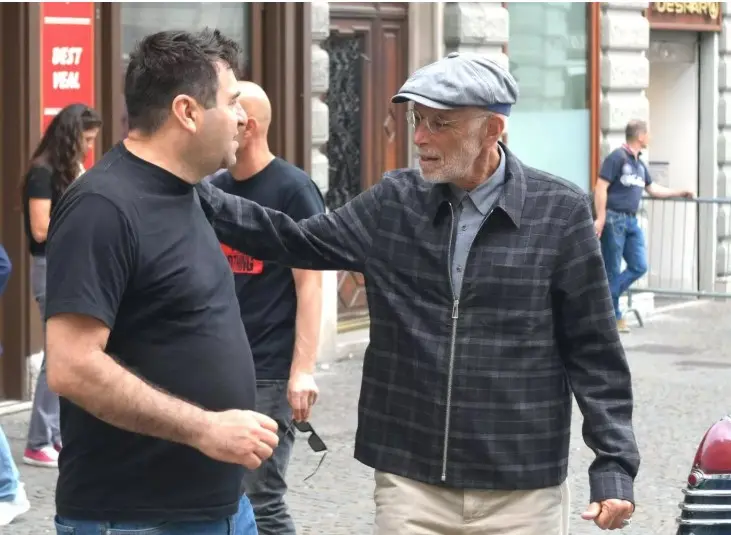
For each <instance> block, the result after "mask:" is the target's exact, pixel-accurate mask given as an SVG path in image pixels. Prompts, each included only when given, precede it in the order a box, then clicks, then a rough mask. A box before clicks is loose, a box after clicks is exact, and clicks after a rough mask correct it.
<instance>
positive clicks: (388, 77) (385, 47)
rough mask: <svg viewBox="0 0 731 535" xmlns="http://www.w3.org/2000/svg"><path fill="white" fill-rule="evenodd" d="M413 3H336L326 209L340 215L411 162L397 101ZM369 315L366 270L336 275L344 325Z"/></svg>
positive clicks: (332, 10) (404, 70)
mask: <svg viewBox="0 0 731 535" xmlns="http://www.w3.org/2000/svg"><path fill="white" fill-rule="evenodd" d="M407 9H408V4H406V3H404V4H395V3H394V4H392V3H385V2H384V3H380V2H379V3H368V4H363V3H360V4H354V3H353V4H351V3H331V4H330V37H329V38H328V39H327V40H326V41H325V43H324V44H323V47H324V48H325V49H326V50H327V51H328V53H329V54H330V86H329V89H328V93H327V95H326V102H327V105H328V108H329V114H330V136H329V140H328V143H327V156H328V159H329V165H330V179H329V189H328V192H327V194H326V196H325V200H326V202H327V206H328V208H329V209H331V210H334V209H336V208H338V207H340V206H342V205H343V204H345V203H346V202H348V201H349V200H350V199H352V198H353V197H355V196H356V195H358V194H359V193H361V192H362V191H364V190H365V189H367V188H369V187H371V186H372V185H373V184H375V183H376V182H378V181H379V180H380V179H381V176H382V175H383V173H384V172H385V171H387V170H390V169H396V168H398V167H404V166H406V165H408V161H407V160H408V150H407V148H408V139H407V132H408V129H407V127H406V120H405V114H404V110H403V109H401V108H403V106H395V105H393V104H391V101H390V100H391V97H392V96H393V95H394V94H395V93H396V91H397V90H398V88H399V87H401V84H403V82H404V81H405V80H406V77H407V76H408V55H407V54H408V50H407V49H408V19H407ZM367 317H368V307H367V303H366V295H365V289H364V283H363V276H362V275H361V274H360V273H351V272H340V273H339V274H338V318H339V320H340V322H341V326H342V325H344V324H346V323H350V324H353V323H355V324H359V323H361V322H362V321H363V320H365V319H367Z"/></svg>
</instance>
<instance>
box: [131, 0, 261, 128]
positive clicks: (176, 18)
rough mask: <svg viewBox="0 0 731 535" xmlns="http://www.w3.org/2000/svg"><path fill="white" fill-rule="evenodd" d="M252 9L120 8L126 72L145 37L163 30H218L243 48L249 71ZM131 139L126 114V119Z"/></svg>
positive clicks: (191, 5) (198, 5) (240, 5)
mask: <svg viewBox="0 0 731 535" xmlns="http://www.w3.org/2000/svg"><path fill="white" fill-rule="evenodd" d="M249 17H250V13H249V5H248V4H246V3H244V2H236V3H227V2H170V3H157V2H151V3H140V2H123V3H121V4H120V18H121V27H122V68H123V69H124V70H126V69H127V62H128V61H129V53H130V52H131V51H132V49H133V48H134V46H135V45H136V44H137V42H139V41H140V40H141V39H142V38H144V37H145V36H147V35H149V34H151V33H155V32H159V31H162V30H190V31H197V30H202V29H204V28H206V27H208V28H217V29H219V30H221V32H222V33H223V34H224V35H226V36H227V37H229V38H231V39H233V40H235V41H237V42H238V43H239V46H240V47H241V57H240V58H239V66H240V67H242V68H243V69H244V71H246V68H247V67H248V63H249V60H250V58H251V54H250V51H251V43H250V42H249V38H250V30H249ZM122 121H123V128H122V130H123V133H124V135H125V136H126V135H127V124H126V123H127V119H126V113H125V114H124V117H123V118H122Z"/></svg>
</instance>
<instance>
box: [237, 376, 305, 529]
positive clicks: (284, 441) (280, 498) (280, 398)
mask: <svg viewBox="0 0 731 535" xmlns="http://www.w3.org/2000/svg"><path fill="white" fill-rule="evenodd" d="M287 383H288V381H286V380H282V381H277V380H263V379H262V380H259V381H257V382H256V410H257V412H260V413H262V414H266V415H267V416H269V417H270V418H272V419H273V420H275V421H276V422H277V424H279V433H278V435H279V445H278V446H277V447H276V448H275V449H274V454H273V455H272V456H271V457H270V458H269V459H267V460H266V461H264V462H263V463H262V465H261V466H260V467H259V468H257V469H256V470H249V471H247V472H246V474H245V475H244V490H245V491H246V495H247V496H248V497H249V498H250V499H251V504H252V505H253V507H254V516H255V517H256V525H257V528H258V529H259V534H260V535H295V534H296V533H297V531H296V530H295V527H294V521H293V520H292V516H291V515H290V514H289V510H288V508H287V504H286V503H285V502H284V494H285V493H286V492H287V482H286V481H285V476H286V474H287V466H288V465H289V458H290V455H291V454H292V446H294V433H295V430H294V429H293V428H292V426H291V424H292V409H291V408H290V406H289V402H288V401H287ZM287 430H289V431H287Z"/></svg>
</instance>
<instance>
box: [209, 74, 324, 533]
mask: <svg viewBox="0 0 731 535" xmlns="http://www.w3.org/2000/svg"><path fill="white" fill-rule="evenodd" d="M239 90H240V91H241V96H240V102H241V105H242V106H243V108H244V110H246V113H247V115H248V121H247V122H246V124H245V126H243V127H242V128H241V129H240V130H239V137H238V142H239V149H238V152H237V153H236V165H235V166H233V167H232V168H230V169H227V170H223V171H219V172H218V173H217V174H216V175H215V176H214V177H213V178H211V181H212V183H213V184H215V185H216V186H218V187H219V188H221V189H222V190H224V191H226V192H228V193H232V194H234V195H238V196H241V197H245V198H247V199H250V200H253V201H255V202H257V203H259V204H260V205H262V206H266V207H269V208H273V209H275V210H278V211H281V212H285V213H286V214H288V215H289V216H290V217H292V218H293V219H296V220H300V219H307V218H308V217H311V216H313V215H315V214H319V213H321V212H324V211H325V205H324V201H323V198H322V195H321V193H320V191H319V189H318V188H317V186H316V185H315V184H314V182H313V181H312V180H311V179H310V177H309V176H307V174H306V173H305V172H304V171H302V170H301V169H298V168H297V167H295V166H293V165H291V164H289V163H287V162H285V161H284V160H282V159H281V158H277V157H276V156H274V155H273V154H272V152H271V151H270V150H269V145H268V143H267V132H268V130H269V125H270V124H271V119H272V108H271V104H270V102H269V98H268V97H267V95H266V93H265V92H264V90H263V89H262V88H261V87H259V86H258V85H256V84H254V83H252V82H240V83H239ZM222 248H223V250H224V252H225V253H226V256H227V257H228V261H229V264H230V265H231V269H232V271H233V273H234V279H235V283H236V293H237V296H238V299H239V305H240V308H241V319H242V320H243V322H244V326H245V327H246V332H247V334H248V336H249V341H250V343H251V350H252V353H253V355H254V364H255V367H256V379H257V392H256V410H257V411H259V412H262V413H264V414H266V415H268V416H270V417H271V418H273V419H274V420H276V421H277V423H278V424H279V430H280V432H279V446H278V447H277V448H276V450H275V451H274V455H273V456H272V457H271V458H270V459H269V460H267V461H266V462H265V463H264V464H262V466H261V467H260V468H259V469H257V470H256V471H253V472H248V473H247V475H246V476H245V477H244V489H245V492H246V494H247V496H248V497H249V499H250V500H251V503H252V505H253V506H254V514H255V517H256V523H257V527H258V529H259V534H260V535H274V534H276V535H290V534H291V535H294V534H295V528H294V522H293V521H292V518H291V516H290V514H289V512H288V509H287V506H286V504H285V503H284V494H285V492H286V490H287V485H286V482H285V474H286V469H287V465H288V463H289V458H290V454H291V451H292V446H293V444H294V426H293V419H294V420H295V421H297V422H305V421H307V420H308V419H309V417H310V411H311V410H312V406H313V405H314V403H315V401H316V400H317V395H318V390H317V386H316V384H315V379H314V377H313V372H314V370H315V361H316V357H317V346H318V341H319V333H320V316H321V309H322V298H321V288H322V275H321V273H319V272H317V271H306V270H301V269H290V268H286V267H283V266H281V265H279V264H274V263H271V262H262V261H261V260H258V259H256V258H252V257H251V256H249V255H247V254H246V252H245V251H236V250H233V249H231V248H229V247H226V246H223V245H222ZM298 427H302V426H301V425H300V426H298ZM303 430H304V429H303ZM323 447H324V446H323Z"/></svg>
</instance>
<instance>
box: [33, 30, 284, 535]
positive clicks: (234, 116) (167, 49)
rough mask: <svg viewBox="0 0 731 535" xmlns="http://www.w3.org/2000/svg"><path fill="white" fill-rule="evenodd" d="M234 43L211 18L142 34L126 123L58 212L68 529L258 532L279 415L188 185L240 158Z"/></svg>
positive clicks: (55, 259)
mask: <svg viewBox="0 0 731 535" xmlns="http://www.w3.org/2000/svg"><path fill="white" fill-rule="evenodd" d="M236 56H237V46H236V44H235V43H234V42H232V41H230V40H229V39H226V38H225V37H223V36H222V35H221V34H220V33H219V32H217V31H208V30H206V31H203V32H199V33H195V34H191V33H186V32H178V31H175V32H173V31H170V32H160V33H157V34H154V35H151V36H149V37H147V38H145V39H144V40H142V41H141V42H140V43H139V45H138V47H137V49H136V50H135V51H134V52H133V53H132V54H131V56H130V63H129V66H128V69H127V74H126V79H125V99H126V103H127V110H128V113H129V127H130V131H129V135H128V137H127V139H125V140H124V142H122V143H119V144H118V145H117V146H116V147H114V148H113V149H112V150H111V151H110V152H108V153H107V154H106V155H105V156H104V157H103V158H102V159H101V160H100V161H99V162H98V163H97V164H96V165H95V166H94V167H93V168H92V169H90V170H89V171H88V172H87V173H86V174H85V175H84V176H83V177H81V178H80V179H79V180H77V181H76V182H75V183H74V184H73V185H72V186H70V187H69V189H68V190H67V191H66V194H65V195H64V197H63V198H62V199H61V200H60V201H59V203H58V205H57V207H56V210H55V212H54V217H53V220H52V222H51V228H50V232H49V236H48V241H47V251H46V252H47V260H48V272H47V290H46V292H47V294H46V319H47V339H46V341H47V352H48V353H47V369H48V383H49V386H50V387H51V389H53V390H54V391H56V392H57V393H58V394H59V395H60V396H61V432H62V435H63V441H64V447H63V449H62V450H61V456H60V459H59V478H58V486H57V489H56V508H57V514H58V516H57V517H56V524H57V531H58V533H59V534H62V533H64V534H66V533H72V532H76V533H91V532H94V533H112V532H115V533H116V531H115V530H119V532H120V533H122V532H124V533H132V532H135V533H136V532H138V531H139V532H140V533H141V532H143V531H144V532H145V533H147V532H148V531H149V533H153V532H154V533H155V534H156V535H173V534H175V535H178V534H188V533H191V534H193V533H195V534H203V533H205V534H207V535H219V534H220V535H223V534H227V535H228V534H230V533H235V534H236V535H253V534H255V533H256V525H255V523H254V519H253V512H252V509H251V505H250V504H249V502H248V499H247V498H246V497H245V496H242V494H241V479H242V477H243V475H244V472H245V468H248V469H255V468H257V467H258V466H259V465H260V464H261V462H262V461H263V460H265V459H267V458H268V457H270V456H271V454H272V451H273V448H274V447H275V446H276V444H277V442H278V438H277V434H276V431H277V424H276V422H275V421H274V420H272V419H271V418H269V417H267V416H264V415H262V414H259V413H256V412H253V409H254V408H255V375H254V366H253V361H252V356H251V351H250V349H249V342H248V339H247V337H246V331H245V329H244V326H243V324H242V322H241V318H240V316H239V307H238V305H237V303H236V296H235V288H234V280H233V276H232V275H231V270H230V269H229V266H228V263H227V262H226V259H225V257H224V255H223V254H221V249H220V246H219V244H218V241H217V240H216V237H215V234H214V232H213V229H212V228H211V227H210V225H209V224H208V221H207V220H206V218H205V216H204V214H203V211H202V209H201V206H200V202H199V199H198V197H197V195H196V193H195V191H194V187H193V186H194V185H195V184H196V183H198V182H199V181H200V180H202V178H203V177H204V176H206V175H207V174H209V173H211V172H212V171H214V170H215V169H216V168H217V167H218V165H219V164H220V162H221V161H222V160H223V161H227V162H228V164H229V165H231V164H233V163H234V162H235V161H236V149H237V148H238V144H237V142H236V141H235V139H234V138H235V136H236V135H237V131H238V126H239V124H241V123H243V122H245V120H246V117H245V112H244V111H243V109H242V108H241V106H240V105H239V103H238V91H237V88H236V79H235V76H234V74H233V71H232V69H231V65H233V62H234V61H235V59H236ZM74 530H76V531H74ZM126 530H129V531H126Z"/></svg>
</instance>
